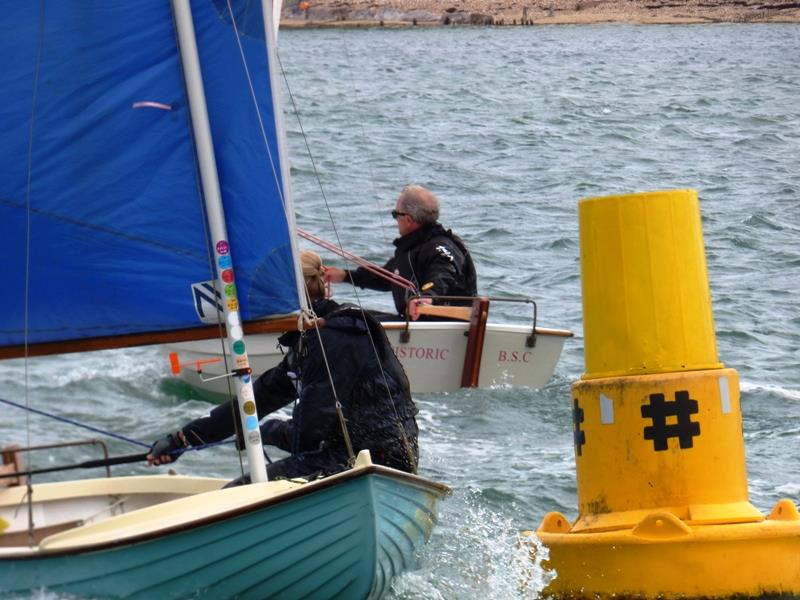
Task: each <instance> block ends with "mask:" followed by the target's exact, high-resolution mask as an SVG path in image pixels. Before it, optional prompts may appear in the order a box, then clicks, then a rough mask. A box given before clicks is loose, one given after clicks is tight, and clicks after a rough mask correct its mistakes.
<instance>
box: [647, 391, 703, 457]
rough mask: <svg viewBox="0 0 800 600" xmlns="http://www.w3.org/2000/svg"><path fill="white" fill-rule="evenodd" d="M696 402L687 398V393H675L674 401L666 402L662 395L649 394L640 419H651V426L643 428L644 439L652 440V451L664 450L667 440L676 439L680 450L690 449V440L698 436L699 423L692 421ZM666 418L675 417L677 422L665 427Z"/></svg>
mask: <svg viewBox="0 0 800 600" xmlns="http://www.w3.org/2000/svg"><path fill="white" fill-rule="evenodd" d="M697 412H698V408H697V400H692V399H691V398H689V392H687V391H680V392H675V400H674V401H671V402H666V401H665V400H664V394H650V404H646V405H644V406H642V417H643V418H645V419H652V420H653V424H652V425H648V426H647V427H645V428H644V439H646V440H653V449H654V450H656V451H658V450H666V449H667V440H668V439H669V438H675V437H676V438H678V440H679V441H680V447H681V448H691V447H692V445H693V441H692V438H693V437H694V436H696V435H700V423H695V422H693V421H692V417H691V415H694V414H697ZM667 417H676V418H677V422H676V423H672V424H670V425H667Z"/></svg>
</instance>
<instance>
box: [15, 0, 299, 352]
mask: <svg viewBox="0 0 800 600" xmlns="http://www.w3.org/2000/svg"><path fill="white" fill-rule="evenodd" d="M232 4H233V5H234V6H235V10H234V11H233V12H234V16H235V18H233V19H232V18H231V16H230V15H228V14H227V10H228V9H227V6H226V2H220V1H215V0H194V1H193V2H192V8H193V11H194V20H195V29H196V32H197V41H198V48H199V51H200V59H201V67H202V70H203V82H204V87H205V91H206V96H207V102H208V110H209V117H210V121H211V127H212V135H213V139H214V151H215V154H216V160H217V167H218V170H219V180H220V187H221V190H222V199H223V205H224V207H225V217H226V221H227V229H228V236H229V242H230V248H231V256H232V259H233V266H234V268H235V273H236V286H237V291H238V297H239V303H240V311H241V315H242V318H243V319H244V320H251V319H255V318H260V317H264V316H269V315H279V314H288V313H292V312H295V311H297V310H298V309H299V307H300V300H299V297H300V296H299V293H298V287H297V281H296V277H295V258H296V257H295V255H294V249H293V248H294V246H295V244H294V242H293V235H294V233H293V231H291V229H292V227H293V222H292V219H291V217H289V218H287V213H288V212H289V211H287V210H286V209H285V208H284V196H285V184H284V182H283V180H282V177H281V173H282V164H281V159H280V156H279V142H278V137H279V135H281V134H280V132H279V128H278V126H277V125H276V123H277V122H278V118H279V115H277V114H276V113H277V112H278V111H276V110H273V102H272V94H273V91H272V89H271V83H270V75H269V66H270V65H268V62H269V61H268V58H267V57H268V53H267V50H266V47H265V39H264V38H265V36H264V28H263V23H262V22H261V19H260V7H259V6H258V4H259V3H253V2H246V1H242V2H233V3H232ZM238 5H241V7H244V8H240V7H239V6H238ZM251 5H253V6H252V8H251ZM0 19H2V20H3V21H4V22H5V23H6V27H3V35H2V36H0V89H2V90H3V102H2V104H0V132H2V133H0V239H2V241H3V244H4V246H5V248H6V256H5V259H4V260H3V263H4V266H3V269H2V272H3V282H4V293H3V294H2V295H0V346H17V345H20V344H36V343H41V342H59V341H65V340H82V339H86V338H96V337H105V336H117V335H125V334H135V333H147V332H163V331H170V330H180V329H187V328H192V327H196V326H199V325H201V324H202V323H201V322H200V320H199V316H198V312H197V307H198V299H197V297H196V295H195V294H194V292H193V289H192V284H195V283H199V282H203V281H208V280H211V279H214V278H215V276H216V274H215V272H214V271H213V270H212V266H211V259H210V258H209V257H210V256H211V255H212V252H211V250H210V248H209V241H208V233H207V227H206V225H205V217H204V208H203V200H202V192H201V188H200V183H199V181H200V180H199V174H198V169H197V165H196V159H195V154H194V149H193V141H192V133H191V132H192V129H191V123H190V115H189V108H188V103H187V97H186V92H185V89H184V80H183V75H182V72H181V64H180V58H179V52H178V48H177V41H176V33H175V27H174V23H173V17H172V14H171V10H170V3H169V2H168V1H166V0H164V1H158V2H155V1H154V2H145V3H137V2H130V0H113V1H112V0H105V1H104V2H84V1H83V0H58V1H54V2H11V3H7V5H6V6H5V7H4V9H3V14H2V16H0ZM234 23H235V24H236V28H234V26H233V24H234Z"/></svg>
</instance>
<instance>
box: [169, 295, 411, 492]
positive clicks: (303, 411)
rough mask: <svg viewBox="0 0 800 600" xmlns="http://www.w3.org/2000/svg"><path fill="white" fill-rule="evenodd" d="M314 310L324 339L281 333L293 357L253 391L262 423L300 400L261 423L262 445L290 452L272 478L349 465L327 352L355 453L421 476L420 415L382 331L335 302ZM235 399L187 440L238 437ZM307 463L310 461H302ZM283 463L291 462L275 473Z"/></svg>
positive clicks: (191, 430) (192, 428) (190, 428)
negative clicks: (287, 413)
mask: <svg viewBox="0 0 800 600" xmlns="http://www.w3.org/2000/svg"><path fill="white" fill-rule="evenodd" d="M314 310H315V312H316V314H317V316H320V317H323V318H324V319H325V325H324V327H322V328H321V329H320V330H319V336H318V335H317V331H316V330H315V329H311V330H309V331H307V332H304V333H302V334H301V333H299V332H292V333H289V334H286V335H284V336H282V338H281V344H282V345H284V346H288V347H289V351H288V353H287V354H286V356H285V357H284V359H283V361H281V363H280V364H279V365H278V366H276V367H273V368H272V369H270V370H269V371H267V372H265V373H264V374H263V375H261V377H259V378H258V379H257V380H256V382H255V383H254V386H253V387H254V392H255V399H256V407H257V410H258V415H259V418H263V417H264V416H266V415H267V414H269V413H271V412H273V411H275V410H277V409H279V408H281V407H283V406H286V405H288V404H290V403H292V402H294V401H295V400H297V403H296V404H295V406H294V410H293V412H292V418H291V419H289V420H280V419H269V420H267V421H266V422H265V423H264V424H263V425H262V426H261V433H262V437H263V441H264V443H266V444H270V445H273V446H277V447H278V448H281V449H282V450H285V451H287V452H290V453H291V454H292V456H290V457H289V458H287V459H284V460H282V461H278V463H273V464H272V465H270V476H274V475H275V474H276V472H277V473H278V474H280V475H285V476H287V477H301V476H306V475H309V474H311V472H321V473H323V474H331V473H335V472H337V471H340V470H342V469H343V468H344V466H345V463H346V462H347V459H348V455H347V449H346V446H345V442H344V437H343V435H342V429H341V424H340V420H339V416H338V414H337V412H336V407H335V402H336V400H335V398H334V394H333V390H332V388H331V381H330V379H329V376H328V369H327V368H326V366H325V361H324V359H323V352H322V347H324V350H325V356H326V357H327V362H328V365H329V366H330V372H331V375H332V377H333V385H334V387H335V390H336V395H337V397H338V399H339V402H341V405H342V411H343V413H344V416H345V418H346V419H347V428H348V431H349V434H350V440H351V443H352V445H353V451H354V452H355V453H356V454H357V453H358V451H359V450H362V449H369V450H370V451H371V454H372V460H373V461H374V462H376V463H379V464H383V465H387V466H390V467H394V468H397V469H401V470H403V471H407V472H415V471H416V464H417V461H418V458H419V451H418V446H417V433H418V429H417V423H416V419H415V415H416V414H417V412H418V411H417V408H416V406H415V405H414V402H413V400H412V399H411V393H410V390H409V385H408V378H407V377H406V374H405V371H403V367H402V365H401V364H400V362H399V361H398V360H397V358H396V357H395V355H394V352H393V351H392V348H391V346H390V344H389V340H388V339H387V338H386V334H385V333H384V330H383V327H381V325H380V324H379V323H378V322H377V321H375V320H374V319H373V318H372V317H370V316H369V315H367V316H366V318H365V317H364V316H363V315H362V312H361V310H359V309H358V308H355V307H348V306H340V305H339V304H337V303H336V302H334V301H332V300H319V301H317V302H315V304H314ZM368 329H369V331H370V332H371V334H372V339H373V340H374V344H375V349H373V343H372V342H371V341H370V336H369V335H367V331H368ZM320 337H321V339H322V346H321V345H320ZM376 350H377V354H378V356H376ZM387 385H388V390H387ZM298 396H299V397H298ZM233 402H234V401H233V400H232V401H230V402H227V403H225V404H222V405H220V406H218V407H216V408H214V409H213V410H212V411H211V413H210V415H209V416H207V417H203V418H200V419H197V420H195V421H192V422H191V423H189V424H188V425H186V426H185V427H184V428H183V432H184V434H185V435H186V439H187V440H188V441H189V442H190V443H192V444H195V445H199V444H205V443H210V442H213V441H219V440H223V439H225V438H227V437H230V436H231V435H233V433H234V427H235V424H234V418H235V419H236V420H237V421H238V419H239V416H238V410H234V409H235V408H236V407H235V405H234V404H233ZM239 429H241V428H239ZM304 460H305V462H306V463H308V464H301V463H303V461H304ZM298 461H299V462H298ZM279 463H285V464H284V465H283V466H282V467H280V468H278V469H276V468H274V467H276V465H277V466H280V465H279ZM309 465H310V466H309Z"/></svg>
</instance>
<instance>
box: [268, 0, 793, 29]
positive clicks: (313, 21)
mask: <svg viewBox="0 0 800 600" xmlns="http://www.w3.org/2000/svg"><path fill="white" fill-rule="evenodd" d="M301 5H303V6H305V8H304V9H302V10H301V9H300V8H299V6H301ZM284 6H285V8H284V9H283V13H282V15H281V27H282V28H286V29H306V28H308V29H313V28H326V27H344V28H347V27H351V28H357V27H386V28H398V27H415V26H417V27H453V26H497V27H504V26H517V27H519V26H536V25H592V24H601V23H629V24H638V25H682V24H700V23H800V1H798V0H764V1H761V2H756V1H752V2H751V1H750V0H539V1H538V2H535V3H531V2H519V1H517V0H507V1H502V0H450V1H449V2H448V1H441V0H401V1H391V0H384V1H381V0H372V1H368V0H349V1H348V0H318V1H316V2H307V3H304V2H289V3H284Z"/></svg>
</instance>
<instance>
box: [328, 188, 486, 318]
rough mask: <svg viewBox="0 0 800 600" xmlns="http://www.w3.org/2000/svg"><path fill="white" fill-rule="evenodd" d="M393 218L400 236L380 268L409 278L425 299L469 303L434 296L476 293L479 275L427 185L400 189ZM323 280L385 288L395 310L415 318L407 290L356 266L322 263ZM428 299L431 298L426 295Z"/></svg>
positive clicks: (414, 306) (414, 308) (414, 310)
mask: <svg viewBox="0 0 800 600" xmlns="http://www.w3.org/2000/svg"><path fill="white" fill-rule="evenodd" d="M392 217H393V218H394V219H395V220H396V221H397V229H398V231H399V233H400V237H399V238H397V239H396V240H394V245H395V251H394V257H393V258H391V259H389V261H388V262H387V263H386V265H385V267H384V268H385V269H388V270H389V271H392V272H394V273H397V274H399V275H401V276H402V277H404V278H406V279H409V280H410V281H412V282H413V283H414V284H415V285H416V286H417V290H419V294H420V295H421V296H422V297H423V299H422V300H421V301H422V302H425V303H430V302H435V303H437V304H461V305H469V304H470V301H457V300H456V301H448V300H439V301H436V300H433V299H434V298H436V297H437V296H475V295H476V294H477V282H478V278H477V275H476V273H475V265H474V264H473V262H472V257H471V256H470V254H469V251H468V250H467V248H466V246H464V242H462V241H461V239H460V238H459V237H458V236H457V235H455V234H454V233H453V232H452V231H450V230H449V229H445V228H444V227H442V226H441V225H440V224H439V222H438V219H439V200H438V199H437V198H436V196H435V195H434V194H433V193H432V192H431V191H430V190H428V189H426V188H424V187H422V186H418V185H407V186H405V187H404V188H403V189H402V190H401V191H400V196H399V197H398V198H397V203H396V205H395V209H394V210H393V211H392ZM325 279H326V280H327V281H330V282H332V283H339V282H342V281H352V283H353V284H354V285H357V286H359V287H361V288H369V289H373V290H380V291H390V290H391V292H392V295H393V296H394V305H395V308H396V309H397V313H398V315H400V316H401V317H405V314H406V307H407V305H408V310H409V316H410V317H411V318H412V319H415V318H417V314H416V304H417V303H415V302H412V303H410V304H409V302H408V299H409V297H410V296H411V292H409V291H408V290H406V289H405V288H402V287H400V286H398V285H392V284H390V283H389V282H388V281H387V280H385V279H383V278H382V277H379V276H378V275H375V274H373V273H371V272H370V271H368V270H366V269H364V268H363V267H360V268H358V269H356V270H355V271H351V270H344V269H339V268H337V267H327V268H326V269H325ZM427 298H430V300H429V299H427Z"/></svg>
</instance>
